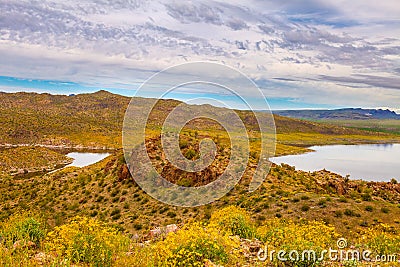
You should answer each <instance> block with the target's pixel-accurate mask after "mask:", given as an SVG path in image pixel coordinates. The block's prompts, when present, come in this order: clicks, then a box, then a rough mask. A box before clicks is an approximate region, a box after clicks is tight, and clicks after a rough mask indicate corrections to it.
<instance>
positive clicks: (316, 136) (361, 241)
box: [0, 91, 400, 266]
mask: <svg viewBox="0 0 400 267" xmlns="http://www.w3.org/2000/svg"><path fill="white" fill-rule="evenodd" d="M129 100H130V99H129V98H127V97H122V96H119V95H114V94H110V93H108V92H105V91H100V92H97V93H93V94H82V95H76V96H54V95H49V94H31V93H29V94H28V93H16V94H4V93H1V94H0V104H1V105H0V111H1V113H0V114H1V115H0V116H1V121H0V122H1V123H0V128H2V129H1V130H2V131H0V140H1V142H2V144H6V143H8V144H9V143H11V144H14V145H18V144H19V145H22V144H25V143H29V144H31V145H33V146H30V147H25V146H21V147H18V146H17V147H12V148H8V149H5V150H3V151H0V159H1V160H2V162H3V161H4V162H5V163H6V164H7V167H9V166H13V164H15V163H18V164H19V165H18V166H22V167H23V168H29V167H35V168H42V167H43V166H46V164H47V163H49V164H50V163H52V164H53V163H56V162H59V161H63V160H68V159H66V158H65V157H64V156H63V155H62V154H60V153H58V152H54V151H52V150H49V149H48V148H45V147H36V146H34V145H35V144H36V145H37V144H41V145H47V146H49V147H50V148H52V149H55V148H59V147H75V148H77V147H79V148H82V147H86V148H101V147H112V148H114V152H113V153H112V155H110V156H109V157H107V158H106V159H104V160H102V161H100V162H98V163H95V164H93V165H90V166H87V167H84V168H77V167H66V168H64V169H61V170H59V171H56V172H51V173H46V174H43V173H39V174H38V175H36V176H34V177H31V176H12V175H9V174H8V173H0V181H1V183H0V265H4V266H17V265H18V266H43V265H44V266H59V265H60V264H64V263H66V264H70V263H71V265H72V264H73V265H74V266H165V265H167V263H168V264H170V265H172V266H188V263H187V261H186V260H187V259H188V258H190V259H193V260H195V262H196V264H199V266H203V265H204V266H215V265H214V263H218V264H224V266H257V265H258V264H259V262H257V259H256V258H255V253H256V252H257V251H258V249H259V248H260V247H261V246H264V245H271V244H272V245H273V249H275V250H276V251H278V250H280V249H287V248H288V246H290V248H294V247H293V245H297V246H298V247H296V248H298V249H304V247H303V245H304V244H312V245H313V246H314V247H316V248H317V249H319V250H320V249H322V248H325V246H326V247H329V246H331V247H332V246H333V247H335V246H336V240H337V237H339V236H343V237H345V238H346V239H347V240H348V242H349V244H350V245H354V246H362V247H363V248H370V249H372V250H373V251H374V253H379V252H380V251H382V250H384V251H385V252H387V253H393V251H395V249H393V248H398V245H399V244H400V240H399V238H398V233H399V231H400V228H399V224H400V221H399V220H398V219H397V218H399V217H400V206H399V203H400V184H399V183H397V181H396V180H392V181H391V182H390V183H385V182H365V181H353V180H349V179H348V178H346V177H342V176H340V175H337V174H335V173H331V172H329V171H326V170H321V171H317V172H304V171H301V170H296V169H295V168H294V167H292V166H288V165H285V164H283V165H281V166H277V165H272V167H271V171H270V173H269V174H268V175H267V177H266V179H265V181H264V182H263V183H262V185H261V186H260V187H259V188H258V189H257V190H256V191H254V192H251V193H249V192H248V183H249V178H250V177H251V175H252V174H253V172H254V170H255V166H256V163H257V159H258V157H257V156H258V154H257V153H258V150H257V144H258V142H259V137H260V133H259V129H258V127H257V125H256V124H255V121H254V116H253V115H252V113H251V112H248V111H236V113H237V114H238V115H239V116H240V117H241V119H242V121H243V122H244V124H245V126H246V129H247V130H248V132H249V134H250V140H249V141H250V144H251V153H250V160H249V162H248V165H247V166H246V167H245V170H244V172H245V173H244V175H243V179H242V180H241V181H240V182H239V183H238V184H237V185H236V186H235V187H234V188H233V190H232V191H230V192H229V193H228V194H227V195H225V196H223V197H222V198H221V199H219V200H217V201H215V202H213V203H211V204H208V205H204V206H200V207H191V208H186V207H175V206H170V205H167V204H164V203H162V202H159V201H157V200H155V199H153V198H152V197H150V196H149V195H148V194H147V193H146V192H144V191H143V190H142V189H141V188H140V187H139V186H138V185H137V184H136V182H135V180H134V179H133V178H132V177H131V175H130V173H129V170H128V165H127V164H126V162H125V158H124V156H123V152H122V150H121V141H120V136H121V128H122V121H123V116H124V112H125V108H126V106H127V105H128V103H129ZM139 100H140V101H138V102H140V105H138V106H137V107H136V108H137V109H138V110H140V108H141V105H145V104H146V102H147V101H149V100H148V99H139ZM180 103H181V102H179V101H176V100H162V101H160V102H159V104H158V105H157V106H156V108H155V109H154V111H153V113H152V115H151V116H150V118H151V120H150V123H149V125H148V128H147V129H146V130H148V131H147V132H146V133H147V138H146V147H147V150H148V154H149V156H150V158H151V160H152V163H153V166H154V167H155V168H156V169H157V170H158V171H159V172H162V173H163V175H165V176H166V178H167V180H169V181H171V182H173V183H176V184H179V185H182V186H199V185H203V184H207V183H209V182H210V181H213V180H214V179H215V178H216V177H217V176H218V175H219V174H220V173H221V172H223V171H224V168H225V167H226V165H227V161H228V157H229V155H230V147H229V142H228V141H229V139H228V136H227V135H226V134H225V133H224V131H223V130H222V129H221V127H220V126H219V125H218V124H216V123H212V122H210V121H207V120H194V121H192V122H191V123H189V124H187V125H186V126H185V127H184V129H183V131H182V133H181V135H180V140H179V141H180V149H181V152H182V153H183V154H184V155H185V157H187V158H188V159H196V158H198V156H199V154H198V152H199V151H198V147H199V142H200V140H201V139H203V138H211V139H212V140H214V141H215V143H216V146H217V148H218V149H217V151H218V153H217V155H216V158H215V160H214V162H213V163H212V164H211V165H210V167H209V168H207V169H205V170H203V171H202V172H199V173H193V174H191V175H188V174H187V173H185V172H182V171H180V170H178V169H176V168H175V167H174V166H172V165H171V164H170V163H169V162H168V161H167V160H166V159H165V156H164V154H163V151H162V146H161V143H160V139H159V129H160V127H159V126H160V124H161V122H162V121H163V119H164V118H165V116H166V115H167V114H168V113H169V111H171V110H172V109H173V108H174V107H175V106H176V105H178V104H180ZM185 108H187V109H188V110H189V111H190V109H191V108H197V109H198V108H199V107H198V106H195V107H194V106H185ZM201 108H207V109H208V111H209V112H215V113H218V112H220V111H221V110H220V109H219V108H216V107H212V106H202V107H201ZM178 115H180V114H178ZM274 119H275V125H276V132H277V139H278V143H277V153H278V154H293V153H301V152H304V151H307V148H305V147H306V146H308V145H313V144H337V143H357V142H359V143H363V142H366V143H372V142H394V141H399V137H398V136H393V135H391V134H386V133H376V132H370V131H363V130H359V129H351V128H345V127H341V126H334V125H326V124H320V123H317V122H312V121H304V120H299V119H292V118H286V117H282V116H279V115H275V116H274ZM57 151H58V150H57ZM133 152H134V151H133ZM133 155H134V154H133ZM132 160H137V158H132ZM14 161H15V162H14ZM232 206H234V207H232ZM77 215H78V216H79V217H76V216H77ZM73 218H75V219H73ZM231 218H233V219H231ZM168 225H169V226H170V228H171V226H172V227H176V228H179V229H180V230H178V231H177V232H176V233H175V234H169V235H168V236H167V235H166V233H165V232H166V229H167V227H168ZM174 225H175V226H174ZM382 227H384V228H382ZM170 228H168V229H170ZM176 228H173V229H176ZM277 229H278V230H279V233H283V235H282V236H280V235H279V236H278V235H277V233H278V231H277ZM381 229H383V230H381ZM117 231H119V233H117ZM173 231H175V230H173ZM225 231H226V232H225ZM299 232H300V233H301V234H299ZM99 233H101V234H99ZM210 237H211V238H210ZM328 237H329V240H328ZM255 238H258V239H255ZM272 238H273V239H272ZM382 238H384V240H385V241H384V242H382ZM272 241H273V242H272ZM210 244H211V245H210ZM370 246H371V247H370ZM205 248H207V251H206V249H205ZM307 248H309V247H307ZM395 252H396V251H395ZM213 262H214V263H213ZM179 264H180V265H179ZM298 264H299V263H295V264H294V266H296V265H298ZM301 264H305V266H311V265H313V266H314V265H315V263H310V262H308V263H304V262H302V263H301ZM318 264H319V263H318Z"/></svg>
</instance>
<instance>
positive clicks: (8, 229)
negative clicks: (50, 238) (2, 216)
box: [0, 214, 46, 247]
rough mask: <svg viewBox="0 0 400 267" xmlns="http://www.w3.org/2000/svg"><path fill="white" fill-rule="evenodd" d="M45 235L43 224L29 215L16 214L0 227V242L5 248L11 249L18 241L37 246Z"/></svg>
mask: <svg viewBox="0 0 400 267" xmlns="http://www.w3.org/2000/svg"><path fill="white" fill-rule="evenodd" d="M45 234H46V230H45V227H44V225H43V223H41V222H40V220H39V219H37V218H35V217H33V216H32V215H29V214H16V215H14V216H12V217H10V219H8V220H7V222H3V223H2V224H1V225H0V240H1V241H2V243H3V245H5V246H6V247H12V245H13V244H14V243H15V242H16V241H18V240H22V241H25V242H28V241H31V242H34V243H35V244H36V245H39V243H40V242H41V240H42V239H43V238H44V237H45Z"/></svg>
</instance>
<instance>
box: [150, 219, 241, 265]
mask: <svg viewBox="0 0 400 267" xmlns="http://www.w3.org/2000/svg"><path fill="white" fill-rule="evenodd" d="M239 247H240V242H239V240H238V239H231V238H229V236H228V235H226V234H221V232H220V231H219V230H218V229H216V228H214V227H212V226H209V227H207V228H206V227H204V225H202V224H200V223H195V224H190V225H187V226H186V227H185V228H183V229H181V230H179V231H178V232H177V233H170V234H169V235H168V236H167V237H166V239H165V240H163V241H160V242H157V243H156V244H155V245H154V247H153V248H154V249H153V253H154V254H155V261H156V262H155V263H154V264H153V265H155V266H204V263H205V262H206V261H207V260H209V261H212V262H213V263H215V264H223V265H226V266H235V265H236V264H235V262H237V261H238V259H239V258H240V254H239V249H238V248H239Z"/></svg>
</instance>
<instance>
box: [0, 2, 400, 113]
mask: <svg viewBox="0 0 400 267" xmlns="http://www.w3.org/2000/svg"><path fill="white" fill-rule="evenodd" d="M196 61H206V62H216V63H220V64H224V65H226V66H229V67H232V68H235V69H237V70H239V71H240V72H242V73H243V74H245V75H246V76H248V77H249V78H251V79H252V80H253V81H254V82H255V83H256V84H257V86H258V87H259V88H260V90H261V91H262V93H263V94H264V96H265V97H266V99H267V101H268V103H269V105H270V106H271V108H272V109H298V108H300V109H304V108H340V107H364V108H389V109H391V110H394V111H396V112H400V4H399V2H398V0H383V1H375V0H374V1H372V0H353V1H344V0H324V1H322V0H321V1H317V0H305V1H296V0H287V1H267V0H263V1H262V0H246V1H241V0H230V1H203V0H199V1H158V0H148V1H147V0H98V1H86V0H81V1H51V0H41V1H24V0H18V1H13V0H8V1H4V0H0V91H6V92H16V91H34V92H49V93H55V94H71V93H83V92H94V91H97V90H99V89H106V90H108V91H111V92H114V93H118V94H122V95H127V96H133V95H134V94H135V92H136V90H137V89H138V88H139V87H140V86H141V84H142V83H143V82H144V81H146V80H147V79H148V78H149V77H151V76H152V75H153V74H155V73H157V72H159V71H161V70H163V69H165V68H168V67H171V66H174V65H178V64H183V63H187V62H196ZM227 79H228V78H227ZM243 90H246V88H243ZM191 94H192V95H191ZM198 94H199V92H196V90H194V91H192V92H191V91H190V90H189V91H186V92H185V93H184V94H183V93H175V94H173V95H172V96H173V97H174V98H178V99H183V100H185V99H189V98H191V97H194V96H197V95H198ZM217 94H218V93H215V95H216V96H217V97H218V96H219V97H220V95H217ZM206 95H207V97H212V96H213V92H207V94H206ZM232 105H235V104H234V103H232Z"/></svg>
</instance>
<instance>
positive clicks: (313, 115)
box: [273, 108, 400, 120]
mask: <svg viewBox="0 0 400 267" xmlns="http://www.w3.org/2000/svg"><path fill="white" fill-rule="evenodd" d="M273 113H274V114H278V115H281V116H285V117H289V118H297V119H305V120H370V119H383V120H388V119H392V120H400V115H399V114H397V113H395V112H394V111H390V110H388V109H386V110H383V109H362V108H344V109H334V110H276V111H273Z"/></svg>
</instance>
